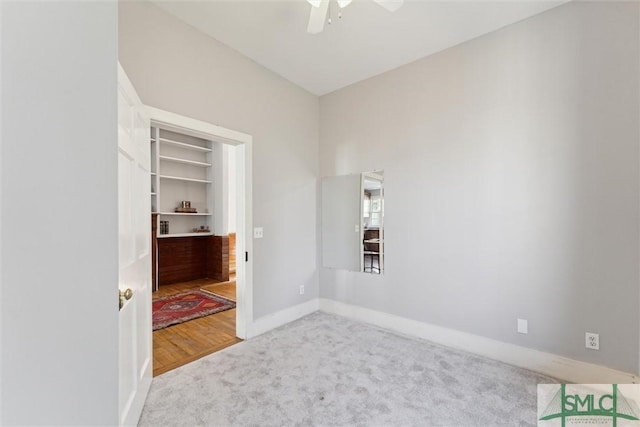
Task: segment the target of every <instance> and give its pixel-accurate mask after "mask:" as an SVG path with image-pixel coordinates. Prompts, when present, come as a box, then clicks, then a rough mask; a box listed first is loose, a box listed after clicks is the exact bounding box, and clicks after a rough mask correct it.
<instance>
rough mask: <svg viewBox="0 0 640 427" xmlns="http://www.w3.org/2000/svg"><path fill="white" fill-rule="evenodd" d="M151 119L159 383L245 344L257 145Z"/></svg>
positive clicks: (189, 122) (171, 117)
mask: <svg viewBox="0 0 640 427" xmlns="http://www.w3.org/2000/svg"><path fill="white" fill-rule="evenodd" d="M148 110H149V115H150V117H151V155H152V162H151V195H152V197H151V200H152V203H151V205H152V212H153V213H152V221H153V222H154V224H155V226H156V227H155V233H154V236H153V237H152V243H153V244H154V254H153V256H152V257H153V259H154V261H155V263H154V265H153V268H152V275H153V278H154V293H153V295H152V299H153V310H154V322H155V323H156V324H155V325H154V329H156V330H154V331H153V374H154V376H157V375H160V374H162V373H164V372H167V371H169V370H172V369H175V368H177V367H179V366H182V365H184V364H187V363H190V362H192V361H194V360H197V359H199V358H201V357H203V356H206V355H208V354H211V353H214V352H216V351H219V350H221V349H223V348H226V347H228V346H230V345H233V344H236V343H238V342H240V341H242V339H244V338H246V325H248V324H250V323H251V321H252V318H251V315H252V309H251V306H252V304H250V295H251V294H252V292H251V278H252V275H251V263H250V262H248V257H246V256H245V253H248V252H249V247H250V246H251V242H250V241H248V239H247V236H250V234H249V233H247V230H250V229H251V204H250V201H251V186H250V183H251V176H250V171H251V164H250V161H251V155H250V154H251V137H250V136H249V135H246V134H242V133H239V132H235V131H231V130H228V129H224V128H221V127H219V126H215V125H211V124H209V123H205V122H200V121H197V120H193V119H190V118H187V117H183V116H179V115H176V114H173V113H169V112H166V111H162V110H158V109H155V108H151V107H148ZM238 261H240V262H238ZM233 304H235V307H233ZM218 306H220V307H218ZM196 312H197V313H196ZM183 315H184V316H183ZM171 316H175V318H171ZM167 319H169V320H168V321H167V322H164V321H165V320H167ZM156 320H159V321H158V322H156Z"/></svg>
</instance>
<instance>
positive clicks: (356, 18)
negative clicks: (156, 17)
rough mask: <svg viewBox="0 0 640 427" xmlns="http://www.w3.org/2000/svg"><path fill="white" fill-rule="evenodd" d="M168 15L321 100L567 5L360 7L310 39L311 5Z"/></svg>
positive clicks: (242, 4) (193, 8) (204, 4)
mask: <svg viewBox="0 0 640 427" xmlns="http://www.w3.org/2000/svg"><path fill="white" fill-rule="evenodd" d="M152 1H153V2H154V3H155V4H156V5H158V6H159V7H161V8H162V9H164V10H166V11H167V12H169V13H171V14H173V15H175V16H176V17H178V18H180V19H182V20H183V21H185V22H187V23H188V24H190V25H192V26H193V27H195V28H197V29H199V30H200V31H203V32H204V33H206V34H208V35H210V36H212V37H214V38H215V39H217V40H219V41H221V42H222V43H224V44H226V45H228V46H230V47H231V48H233V49H235V50H237V51H238V52H240V53H242V54H243V55H245V56H248V57H249V58H251V59H253V60H254V61H256V62H257V63H259V64H261V65H263V66H264V67H266V68H268V69H270V70H272V71H274V72H275V73H277V74H280V75H281V76H283V77H284V78H286V79H288V80H290V81H291V82H293V83H295V84H297V85H299V86H301V87H303V88H305V89H306V90H308V91H309V92H311V93H313V94H316V95H324V94H326V93H329V92H332V91H334V90H337V89H340V88H342V87H345V86H348V85H350V84H352V83H355V82H358V81H360V80H364V79H367V78H369V77H372V76H375V75H377V74H380V73H383V72H385V71H388V70H391V69H394V68H397V67H399V66H401V65H403V64H407V63H409V62H412V61H415V60H417V59H419V58H422V57H424V56H427V55H430V54H433V53H435V52H438V51H441V50H443V49H446V48H448V47H451V46H454V45H457V44H459V43H462V42H464V41H467V40H470V39H473V38H475V37H478V36H480V35H482V34H486V33H489V32H491V31H495V30H497V29H499V28H501V27H504V26H506V25H509V24H512V23H514V22H517V21H520V20H522V19H525V18H528V17H530V16H532V15H536V14H538V13H541V12H543V11H545V10H547V9H551V8H553V7H555V6H558V5H560V4H562V3H565V2H566V1H567V0H555V1H546V0H537V1H530V0H529V1H526V0H501V1H478V0H475V1H474V0H467V1H451V0H450V1H426V0H422V1H418V0H405V3H404V6H402V7H401V8H400V9H399V10H398V11H396V12H393V13H391V12H388V11H386V10H385V9H383V8H382V7H380V6H379V5H377V4H375V3H374V2H372V1H370V0H355V1H353V3H351V4H350V5H349V6H348V7H346V8H345V9H344V10H343V17H342V19H340V20H338V19H337V9H338V8H337V5H336V4H335V3H333V5H332V9H333V24H332V25H325V28H324V31H323V32H322V33H320V34H316V35H312V34H307V32H306V28H307V22H308V19H309V12H310V8H311V5H310V4H309V3H307V1H306V0H262V1H256V0H253V1H250V0H213V1H212V0H209V1H202V0H200V1H190V0H181V1H166V0H152Z"/></svg>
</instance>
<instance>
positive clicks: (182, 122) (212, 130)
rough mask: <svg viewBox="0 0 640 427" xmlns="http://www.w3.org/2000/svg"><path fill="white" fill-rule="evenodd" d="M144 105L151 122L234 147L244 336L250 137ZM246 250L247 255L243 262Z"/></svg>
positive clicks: (248, 294)
mask: <svg viewBox="0 0 640 427" xmlns="http://www.w3.org/2000/svg"><path fill="white" fill-rule="evenodd" d="M145 107H146V108H147V113H148V116H149V117H150V118H151V125H152V126H160V127H162V128H163V129H167V130H170V131H173V132H178V133H181V134H185V135H190V136H195V137H197V138H203V139H209V140H212V141H217V142H221V143H223V144H229V145H233V146H235V147H236V150H237V151H236V186H237V188H236V201H235V203H236V254H242V256H236V300H237V301H236V308H237V309H236V336H237V337H238V338H241V339H247V338H249V335H248V331H249V328H250V326H251V325H252V323H253V259H252V258H253V239H252V238H251V236H252V232H251V230H252V228H253V205H252V200H253V189H252V171H253V167H252V161H251V159H252V157H253V156H252V144H253V137H252V136H251V135H249V134H246V133H242V132H238V131H235V130H232V129H227V128H224V127H222V126H217V125H214V124H211V123H207V122H204V121H201V120H197V119H192V118H190V117H186V116H182V115H180V114H176V113H172V112H169V111H165V110H161V109H159V108H155V107H151V106H149V105H146V106H145ZM245 253H247V254H249V256H248V260H247V261H246V262H243V259H244V258H245V256H244V254H245Z"/></svg>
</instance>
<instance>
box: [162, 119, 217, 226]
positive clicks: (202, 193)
mask: <svg viewBox="0 0 640 427" xmlns="http://www.w3.org/2000/svg"><path fill="white" fill-rule="evenodd" d="M150 143H151V210H152V212H154V213H157V214H158V222H159V224H158V235H157V237H158V238H159V239H160V238H163V239H164V238H168V237H190V236H211V235H212V233H211V232H202V231H197V232H196V231H195V230H201V229H203V228H204V229H209V230H212V228H213V185H212V184H213V171H212V163H213V162H212V155H213V147H212V142H211V141H208V140H205V139H201V138H196V137H193V136H190V135H183V134H179V133H176V132H172V131H169V130H165V129H162V128H159V127H152V128H151V140H150ZM182 201H189V202H191V207H192V208H195V209H196V210H197V212H196V213H187V212H175V209H176V208H178V207H180V206H181V203H182ZM165 221H166V223H168V232H167V230H166V228H165V227H163V226H161V224H164V223H165Z"/></svg>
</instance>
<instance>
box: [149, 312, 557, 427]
mask: <svg viewBox="0 0 640 427" xmlns="http://www.w3.org/2000/svg"><path fill="white" fill-rule="evenodd" d="M552 382H556V381H555V380H553V379H552V378H549V377H545V376H542V375H539V374H536V373H533V372H530V371H527V370H524V369H520V368H516V367H513V366H510V365H506V364H503V363H500V362H496V361H493V360H490V359H486V358H483V357H479V356H475V355H472V354H469V353H465V352H462V351H458V350H453V349H450V348H446V347H442V346H439V345H435V344H431V343H429V342H426V341H422V340H414V339H410V338H406V337H403V336H398V335H396V334H393V333H390V332H387V331H384V330H380V329H378V328H375V327H372V326H369V325H366V324H363V323H358V322H354V321H352V320H349V319H345V318H342V317H338V316H334V315H330V314H326V313H320V312H318V313H314V314H311V315H309V316H307V317H304V318H302V319H300V320H298V321H295V322H293V323H290V324H288V325H285V326H283V327H281V328H279V329H276V330H274V331H271V332H269V333H266V334H264V335H261V336H259V337H256V338H254V339H252V340H249V341H245V342H243V343H240V344H237V345H235V346H233V347H229V348H227V349H225V350H223V351H221V352H218V353H215V354H212V355H210V356H208V357H205V358H203V359H200V360H198V361H196V362H194V363H191V364H189V365H186V366H183V367H181V368H178V369H176V370H174V371H171V372H168V373H166V374H164V375H161V376H159V377H157V378H155V379H154V380H153V384H152V386H151V392H150V394H149V397H148V399H147V403H146V405H145V408H144V411H143V413H142V418H141V421H140V425H141V426H179V425H182V426H196V425H199V426H230V425H240V426H293V425H303V426H316V425H317V426H321V425H322V426H325V425H326V426H352V425H353V426H442V425H446V426H497V425H510V426H515V425H535V424H536V384H538V383H552Z"/></svg>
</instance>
